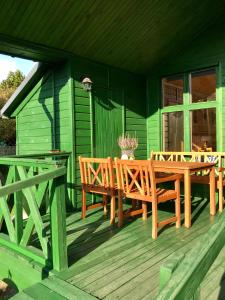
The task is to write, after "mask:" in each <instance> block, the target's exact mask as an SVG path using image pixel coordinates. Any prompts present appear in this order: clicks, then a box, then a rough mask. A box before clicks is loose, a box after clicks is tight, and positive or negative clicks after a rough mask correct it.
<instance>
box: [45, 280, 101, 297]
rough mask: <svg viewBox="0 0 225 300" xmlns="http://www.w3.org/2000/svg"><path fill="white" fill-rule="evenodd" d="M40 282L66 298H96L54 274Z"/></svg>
mask: <svg viewBox="0 0 225 300" xmlns="http://www.w3.org/2000/svg"><path fill="white" fill-rule="evenodd" d="M42 284H43V285H45V286H47V287H48V288H50V289H52V290H54V291H55V292H57V293H59V294H60V295H62V296H64V297H66V298H67V299H71V298H72V299H77V300H86V299H87V300H88V299H90V300H91V299H96V298H95V297H94V296H92V295H90V294H88V293H86V292H84V291H82V290H81V289H79V288H77V287H75V286H74V285H72V284H69V283H68V282H66V281H64V280H61V279H60V278H58V277H56V276H54V277H49V278H47V279H45V280H43V281H42Z"/></svg>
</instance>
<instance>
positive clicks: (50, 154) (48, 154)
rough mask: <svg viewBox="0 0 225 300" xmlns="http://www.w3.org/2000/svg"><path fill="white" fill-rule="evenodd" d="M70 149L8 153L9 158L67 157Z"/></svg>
mask: <svg viewBox="0 0 225 300" xmlns="http://www.w3.org/2000/svg"><path fill="white" fill-rule="evenodd" d="M71 153H72V152H71V151H59V152H43V153H33V154H17V155H9V156H7V157H10V158H41V157H57V156H60V157H67V156H69V155H70V154H71Z"/></svg>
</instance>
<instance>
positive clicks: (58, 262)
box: [50, 175, 68, 271]
mask: <svg viewBox="0 0 225 300" xmlns="http://www.w3.org/2000/svg"><path fill="white" fill-rule="evenodd" d="M65 184H66V177H65V175H64V176H61V177H58V178H56V179H54V181H53V185H52V188H51V193H50V195H51V196H52V198H51V199H50V212H51V233H52V234H51V241H52V245H51V249H52V261H53V268H54V269H55V270H56V271H61V270H63V269H66V268H67V267H68V261H67V246H66V221H65V220H66V208H65Z"/></svg>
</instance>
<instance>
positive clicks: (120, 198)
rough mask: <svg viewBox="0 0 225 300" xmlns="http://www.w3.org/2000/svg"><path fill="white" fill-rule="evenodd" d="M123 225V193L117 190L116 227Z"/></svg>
mask: <svg viewBox="0 0 225 300" xmlns="http://www.w3.org/2000/svg"><path fill="white" fill-rule="evenodd" d="M121 226H123V195H122V193H121V192H118V227H121Z"/></svg>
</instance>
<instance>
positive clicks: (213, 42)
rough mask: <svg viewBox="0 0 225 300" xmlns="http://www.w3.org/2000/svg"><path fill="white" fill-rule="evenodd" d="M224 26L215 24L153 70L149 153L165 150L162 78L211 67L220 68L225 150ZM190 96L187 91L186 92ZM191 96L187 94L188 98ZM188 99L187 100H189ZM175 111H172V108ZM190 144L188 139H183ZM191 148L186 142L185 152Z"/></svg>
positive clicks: (223, 145) (220, 134)
mask: <svg viewBox="0 0 225 300" xmlns="http://www.w3.org/2000/svg"><path fill="white" fill-rule="evenodd" d="M224 32H225V24H223V25H220V26H219V25H215V26H213V27H212V28H211V29H210V30H208V31H206V32H205V33H204V34H202V35H201V36H200V37H198V38H197V39H195V40H193V41H190V42H189V43H188V41H187V46H186V48H185V49H184V50H183V51H182V52H180V54H179V55H176V56H174V55H171V56H170V57H169V59H167V60H165V61H163V62H162V63H161V64H160V65H159V66H158V68H156V69H154V71H152V72H151V73H150V74H149V76H148V80H147V93H148V100H147V102H148V118H147V128H148V151H151V150H162V122H161V101H162V96H161V78H162V77H164V76H168V75H173V74H179V73H184V72H187V73H188V72H190V71H193V70H199V69H202V68H207V67H211V66H216V67H217V91H216V98H217V101H216V110H217V150H218V151H225V130H224V129H225V36H224ZM187 93H188V92H187ZM186 96H187V97H188V95H186ZM186 96H185V97H186ZM171 109H172V108H171ZM184 138H185V139H186V140H187V141H188V139H189V138H188V137H187V136H186V137H184ZM188 147H189V145H187V143H186V150H188Z"/></svg>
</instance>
